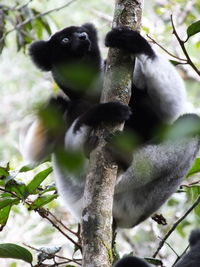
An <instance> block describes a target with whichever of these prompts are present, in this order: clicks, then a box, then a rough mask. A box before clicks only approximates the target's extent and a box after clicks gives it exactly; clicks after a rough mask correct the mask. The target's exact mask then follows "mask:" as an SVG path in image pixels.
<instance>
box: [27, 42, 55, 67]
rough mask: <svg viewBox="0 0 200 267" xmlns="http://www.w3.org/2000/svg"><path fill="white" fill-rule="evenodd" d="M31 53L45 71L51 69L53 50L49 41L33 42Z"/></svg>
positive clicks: (35, 61) (37, 64) (34, 60)
mask: <svg viewBox="0 0 200 267" xmlns="http://www.w3.org/2000/svg"><path fill="white" fill-rule="evenodd" d="M29 54H30V56H31V58H32V60H33V62H34V63H35V64H36V66H37V67H39V68H40V69H42V70H44V71H49V70H51V68H52V64H51V51H50V46H49V42H48V41H36V42H33V43H32V44H31V45H30V47H29Z"/></svg>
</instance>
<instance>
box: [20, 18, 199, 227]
mask: <svg viewBox="0 0 200 267" xmlns="http://www.w3.org/2000/svg"><path fill="white" fill-rule="evenodd" d="M105 44H106V46H108V47H116V48H119V49H123V50H125V51H126V52H127V53H130V54H131V55H134V56H136V64H135V69H134V74H133V77H134V79H133V85H132V96H131V99H130V103H129V106H126V105H123V104H120V103H117V102H116V103H114V102H111V103H100V104H99V98H100V90H99V88H100V89H101V83H100V82H99V80H101V76H102V73H103V63H102V59H101V56H100V51H99V47H98V39H97V33H96V29H95V27H94V26H93V25H92V24H89V23H88V24H84V25H82V26H80V27H76V26H72V27H68V28H65V29H63V30H61V31H59V32H57V33H55V34H54V35H52V36H51V37H50V39H49V40H48V41H36V42H34V43H33V44H32V45H31V46H30V55H31V58H32V60H33V62H34V63H35V64H36V65H37V66H38V67H39V68H40V69H42V70H44V71H51V72H52V74H53V77H54V79H55V81H56V83H57V84H58V86H59V87H60V88H61V89H62V90H63V91H64V93H65V94H66V96H67V97H68V98H62V97H58V98H57V99H51V100H50V102H49V103H51V102H52V103H53V105H54V106H57V107H58V109H59V110H61V111H62V112H63V114H65V117H66V121H67V122H66V125H67V129H66V130H65V133H64V134H63V135H59V140H57V139H58V138H52V136H51V134H50V131H49V129H48V127H46V126H45V125H44V124H43V123H42V122H41V120H40V119H39V118H38V119H36V121H35V122H34V123H33V124H32V125H31V127H30V128H29V130H28V131H27V135H26V137H25V140H24V142H23V151H22V153H23V155H24V157H25V159H26V160H27V162H30V163H31V162H32V163H37V162H41V161H42V160H43V159H44V158H45V157H46V156H48V155H49V154H50V153H52V154H53V157H52V161H53V166H54V175H55V179H56V184H57V188H58V192H59V194H60V195H61V196H62V197H63V199H64V200H65V203H66V206H67V209H68V210H70V211H71V213H72V214H74V215H75V216H76V217H77V218H78V219H80V217H81V213H82V209H83V191H84V184H85V173H86V169H87V161H88V159H87V157H86V168H84V170H83V171H82V173H81V174H80V175H78V177H74V176H75V174H74V173H70V172H69V171H67V170H66V169H64V168H63V167H62V166H60V164H59V161H58V160H57V154H56V153H55V151H56V149H57V148H58V146H59V145H61V146H63V147H64V148H65V150H72V151H76V150H79V149H83V148H84V147H85V144H86V143H87V140H88V137H89V136H90V135H91V133H92V131H93V129H94V128H95V127H96V126H98V125H99V124H100V123H101V122H106V123H111V122H122V121H125V127H124V131H125V132H126V131H129V132H130V131H131V132H133V133H135V134H137V135H138V136H139V137H140V140H141V145H140V146H139V147H138V148H137V149H135V150H134V151H133V153H132V158H131V162H129V163H128V166H124V165H126V164H122V165H123V166H122V167H123V172H121V173H120V174H119V176H118V177H117V181H116V186H115V194H114V205H113V218H114V220H115V222H116V225H117V226H118V227H122V228H130V227H133V226H135V225H137V224H139V223H140V222H142V221H144V220H145V219H146V218H148V217H149V216H150V215H151V214H152V213H153V212H155V211H156V210H157V209H158V208H159V207H160V206H161V205H162V204H163V203H164V202H165V201H166V200H167V199H168V198H169V197H170V196H171V194H172V193H173V192H175V190H176V189H177V187H178V186H179V184H180V182H181V180H182V178H183V177H184V175H185V174H186V173H187V171H188V169H189V168H190V167H191V165H192V163H193V161H194V159H195V156H196V154H197V152H198V150H199V138H198V137H196V136H194V135H193V136H189V137H187V138H182V139H180V140H177V141H175V142H172V141H170V140H168V141H165V142H162V143H154V142H153V141H152V140H153V139H154V131H155V129H156V128H158V126H160V125H162V124H170V123H172V122H173V121H175V120H176V119H177V118H178V117H179V115H180V114H181V112H182V110H183V108H184V105H185V98H186V97H185V88H184V85H183V81H182V79H181V78H180V77H179V75H178V73H177V72H176V70H175V68H174V67H173V66H172V65H171V64H170V63H169V62H168V61H167V60H166V59H165V58H163V57H162V56H160V55H158V54H157V53H156V52H155V51H154V50H153V49H152V47H151V46H150V44H149V43H148V42H147V41H146V40H145V39H144V38H143V37H142V36H141V35H140V34H139V33H138V32H135V31H132V30H129V29H127V28H115V29H113V30H111V31H110V32H109V33H108V34H107V36H106V39H105ZM86 69H87V70H88V69H89V70H90V71H88V73H89V79H87V81H85V80H84V81H83V82H82V83H81V82H80V81H81V78H80V76H81V73H85V70H86ZM72 70H73V71H72ZM97 84H98V86H97ZM184 116H185V117H184ZM184 116H181V119H178V120H177V122H175V123H174V124H173V126H172V127H174V126H175V125H176V124H177V123H178V121H179V120H184V118H186V119H189V120H190V119H191V120H197V121H198V120H199V119H198V117H197V116H196V115H184ZM60 139H62V140H60Z"/></svg>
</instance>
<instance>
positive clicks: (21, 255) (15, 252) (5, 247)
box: [0, 243, 33, 263]
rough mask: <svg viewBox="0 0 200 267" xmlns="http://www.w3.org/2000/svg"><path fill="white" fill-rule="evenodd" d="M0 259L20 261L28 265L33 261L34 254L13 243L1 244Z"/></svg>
mask: <svg viewBox="0 0 200 267" xmlns="http://www.w3.org/2000/svg"><path fill="white" fill-rule="evenodd" d="M0 258H12V259H19V260H23V261H26V262H28V263H31V262H32V261H33V257H32V254H31V253H30V252H29V251H28V250H27V249H25V248H24V247H21V246H18V245H15V244H12V243H5V244H0Z"/></svg>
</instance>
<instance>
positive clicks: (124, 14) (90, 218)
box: [82, 0, 143, 267]
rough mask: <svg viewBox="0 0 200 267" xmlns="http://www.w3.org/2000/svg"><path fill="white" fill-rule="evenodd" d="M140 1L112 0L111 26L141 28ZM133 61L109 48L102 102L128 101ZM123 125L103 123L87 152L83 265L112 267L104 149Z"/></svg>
mask: <svg viewBox="0 0 200 267" xmlns="http://www.w3.org/2000/svg"><path fill="white" fill-rule="evenodd" d="M142 2H143V0H116V4H115V14H114V19H113V27H119V26H127V27H129V28H131V29H134V30H138V31H139V29H140V27H141V14H142ZM132 72H133V64H132V60H131V58H130V55H128V54H125V53H124V52H123V51H121V50H119V49H113V48H112V49H109V53H108V58H107V68H106V73H105V79H104V86H103V92H102V99H101V101H102V102H109V101H120V102H122V103H124V104H128V103H129V99H130V95H131V80H132ZM122 128H123V125H112V126H107V125H103V127H102V128H101V129H99V130H98V132H97V135H98V137H99V146H98V147H97V149H95V150H94V151H93V152H92V153H91V155H90V163H89V168H88V174H87V179H86V185H85V192H84V210H83V216H82V239H83V264H82V266H84V267H110V266H112V261H113V258H112V205H113V194H114V187H115V181H116V175H117V165H116V164H115V162H113V161H112V158H111V156H110V154H109V153H108V152H107V150H106V149H105V145H106V142H105V139H104V137H106V136H107V135H108V133H112V132H115V131H116V130H122Z"/></svg>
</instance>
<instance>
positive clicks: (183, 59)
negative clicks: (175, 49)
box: [147, 34, 187, 64]
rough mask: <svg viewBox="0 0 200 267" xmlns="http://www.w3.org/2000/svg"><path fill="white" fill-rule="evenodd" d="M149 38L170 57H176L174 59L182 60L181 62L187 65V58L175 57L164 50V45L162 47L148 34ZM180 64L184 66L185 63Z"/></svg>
mask: <svg viewBox="0 0 200 267" xmlns="http://www.w3.org/2000/svg"><path fill="white" fill-rule="evenodd" d="M147 37H148V38H149V39H150V40H151V41H152V42H153V43H155V44H156V45H157V46H159V47H160V48H161V49H162V50H163V51H165V52H166V53H167V54H168V55H170V56H171V57H174V58H176V59H178V60H181V61H185V62H186V63H187V59H185V58H180V57H177V56H175V55H173V54H172V53H171V52H169V51H168V50H167V49H166V48H164V47H163V46H162V45H160V44H159V43H158V42H157V41H156V40H155V39H153V38H152V37H151V36H149V35H148V34H147ZM180 64H183V63H181V62H180Z"/></svg>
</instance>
